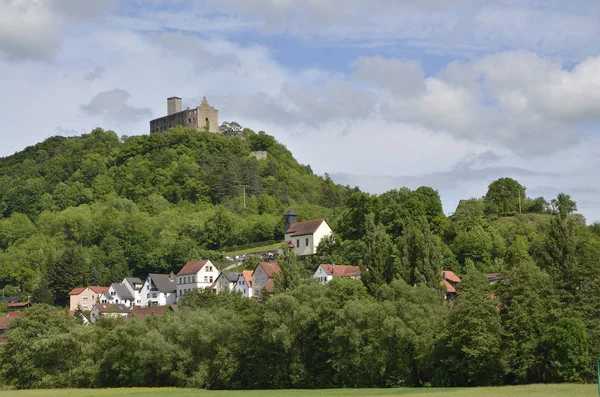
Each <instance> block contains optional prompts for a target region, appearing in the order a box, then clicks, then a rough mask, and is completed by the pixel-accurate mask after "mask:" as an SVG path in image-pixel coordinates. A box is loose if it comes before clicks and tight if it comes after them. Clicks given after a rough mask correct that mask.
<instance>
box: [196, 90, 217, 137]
mask: <svg viewBox="0 0 600 397" xmlns="http://www.w3.org/2000/svg"><path fill="white" fill-rule="evenodd" d="M197 109H198V127H199V128H200V129H208V131H210V132H219V111H218V110H217V109H215V108H213V107H212V106H210V105H209V104H208V101H207V100H206V97H204V99H202V103H201V104H200V106H198V108H197ZM207 127H208V128H207Z"/></svg>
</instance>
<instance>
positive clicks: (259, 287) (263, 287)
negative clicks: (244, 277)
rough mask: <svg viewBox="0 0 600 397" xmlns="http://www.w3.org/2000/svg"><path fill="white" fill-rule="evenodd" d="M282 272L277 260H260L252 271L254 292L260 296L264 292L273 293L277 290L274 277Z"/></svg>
mask: <svg viewBox="0 0 600 397" xmlns="http://www.w3.org/2000/svg"><path fill="white" fill-rule="evenodd" d="M279 273H281V268H280V267H279V265H277V263H276V262H260V263H259V264H258V265H257V266H256V269H254V271H253V272H252V293H253V295H254V296H257V297H260V295H262V294H263V293H266V294H272V293H273V292H274V291H275V280H274V279H273V277H274V276H275V275H276V274H279Z"/></svg>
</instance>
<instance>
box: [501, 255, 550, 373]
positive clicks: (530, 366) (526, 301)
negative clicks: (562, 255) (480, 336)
mask: <svg viewBox="0 0 600 397" xmlns="http://www.w3.org/2000/svg"><path fill="white" fill-rule="evenodd" d="M504 276H505V277H504V279H503V280H502V281H501V282H499V284H497V295H498V298H499V300H500V318H501V322H502V327H503V328H504V330H505V336H504V338H503V344H502V345H503V350H504V352H505V354H506V363H507V375H506V378H505V382H506V383H508V384H511V383H520V384H527V383H540V382H543V381H544V368H545V362H544V361H545V358H544V355H543V348H544V335H545V332H546V329H547V328H548V325H549V324H556V323H557V321H558V320H559V319H560V318H561V317H562V315H561V314H562V305H561V303H560V301H559V300H558V297H557V294H556V291H555V290H554V288H553V285H552V282H551V279H550V277H548V275H547V274H546V273H545V272H543V271H541V270H540V269H539V268H538V267H537V266H536V265H535V264H534V263H533V262H531V261H530V260H525V261H523V262H520V263H515V264H514V265H513V266H512V268H511V269H509V270H508V271H507V272H506V273H505V274H504Z"/></svg>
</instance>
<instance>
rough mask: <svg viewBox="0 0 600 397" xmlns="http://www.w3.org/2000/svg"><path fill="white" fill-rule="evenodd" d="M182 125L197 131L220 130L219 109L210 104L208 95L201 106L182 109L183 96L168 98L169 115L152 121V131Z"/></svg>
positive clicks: (156, 131)
mask: <svg viewBox="0 0 600 397" xmlns="http://www.w3.org/2000/svg"><path fill="white" fill-rule="evenodd" d="M177 125H180V126H182V127H184V128H191V129H194V130H197V131H209V132H215V133H216V132H219V111H218V110H217V109H215V108H213V107H212V106H210V105H209V104H208V101H207V100H206V97H204V99H203V100H202V103H201V104H200V106H198V107H196V108H194V109H190V108H189V107H188V108H187V109H185V110H181V98H179V97H176V96H173V97H170V98H167V115H166V116H163V117H159V118H157V119H154V120H151V121H150V133H151V134H153V133H159V132H165V131H167V130H168V129H169V128H172V127H175V126H177Z"/></svg>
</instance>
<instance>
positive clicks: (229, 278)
mask: <svg viewBox="0 0 600 397" xmlns="http://www.w3.org/2000/svg"><path fill="white" fill-rule="evenodd" d="M221 276H223V277H224V278H226V279H227V281H229V282H230V283H237V279H238V277H239V276H240V273H235V272H223V273H221V274H220V275H219V277H221Z"/></svg>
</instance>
